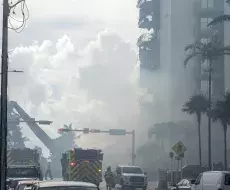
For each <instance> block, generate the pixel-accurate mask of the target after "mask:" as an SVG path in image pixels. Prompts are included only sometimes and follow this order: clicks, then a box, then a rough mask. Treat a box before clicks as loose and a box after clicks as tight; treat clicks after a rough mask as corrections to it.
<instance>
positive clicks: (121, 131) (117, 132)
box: [109, 129, 126, 135]
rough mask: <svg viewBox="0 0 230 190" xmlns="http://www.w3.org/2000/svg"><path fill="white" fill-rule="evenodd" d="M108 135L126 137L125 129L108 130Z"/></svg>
mask: <svg viewBox="0 0 230 190" xmlns="http://www.w3.org/2000/svg"><path fill="white" fill-rule="evenodd" d="M109 134H110V135H126V130H125V129H110V130H109Z"/></svg>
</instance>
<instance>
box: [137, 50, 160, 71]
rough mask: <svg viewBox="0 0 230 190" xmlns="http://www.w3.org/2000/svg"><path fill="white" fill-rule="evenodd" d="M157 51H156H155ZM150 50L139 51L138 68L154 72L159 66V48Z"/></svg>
mask: <svg viewBox="0 0 230 190" xmlns="http://www.w3.org/2000/svg"><path fill="white" fill-rule="evenodd" d="M157 49H158V51H157ZM157 49H156V48H154V49H152V50H144V49H139V59H140V68H141V69H146V70H155V69H158V68H159V66H160V47H158V48H157Z"/></svg>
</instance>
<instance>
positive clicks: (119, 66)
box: [9, 30, 139, 148]
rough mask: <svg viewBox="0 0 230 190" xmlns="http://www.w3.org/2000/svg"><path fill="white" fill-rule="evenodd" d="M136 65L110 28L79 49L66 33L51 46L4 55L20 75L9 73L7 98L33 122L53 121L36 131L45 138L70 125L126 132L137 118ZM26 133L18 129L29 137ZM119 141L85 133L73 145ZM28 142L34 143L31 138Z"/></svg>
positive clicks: (127, 47) (35, 46)
mask: <svg viewBox="0 0 230 190" xmlns="http://www.w3.org/2000/svg"><path fill="white" fill-rule="evenodd" d="M136 65H137V63H136V53H135V52H134V50H132V48H131V46H130V45H129V43H126V42H125V41H124V40H123V39H121V38H120V37H119V35H118V34H116V33H115V32H113V31H110V30H104V31H101V32H99V34H98V36H97V38H96V39H95V40H93V41H90V42H89V43H88V44H87V46H86V47H85V48H84V49H83V50H82V49H78V47H77V46H76V44H73V43H72V42H71V39H70V38H69V37H68V36H67V35H64V36H63V37H62V38H60V39H58V40H57V42H56V43H55V42H51V41H49V40H45V41H43V42H34V43H33V44H32V45H30V46H26V47H25V46H19V47H16V48H15V49H14V51H13V52H12V53H11V54H10V68H12V69H16V70H23V71H24V73H13V74H10V75H9V94H10V99H12V100H15V101H17V102H18V103H19V105H21V106H22V107H23V108H24V109H25V110H26V111H27V112H28V113H29V114H30V115H31V116H33V117H36V119H49V120H53V121H54V123H53V125H52V126H48V127H47V126H46V127H42V128H43V129H44V130H45V131H46V132H47V133H48V134H49V135H50V136H51V138H54V137H56V136H57V129H58V128H60V127H62V125H63V124H68V123H71V122H72V123H73V127H76V128H78V127H80V128H83V127H89V128H99V129H109V128H126V129H129V130H131V129H133V128H135V127H136V126H137V122H135V121H137V119H138V117H137V116H138V115H139V104H138V98H137V93H138V85H137V84H138V83H137V81H138V72H137V69H136ZM27 129H28V128H27V127H26V126H24V131H25V133H26V134H27V135H29V136H30V135H31V133H30V132H28V130H27ZM92 137H94V138H92ZM111 139H112V140H111ZM119 139H121V138H111V137H108V136H103V135H98V136H97V137H96V136H92V135H89V136H83V138H81V139H80V140H79V142H78V143H80V145H82V146H88V147H92V146H101V147H102V148H103V147H105V142H106V143H108V144H114V143H116V142H118V141H120V140H119ZM31 140H32V141H34V142H35V143H36V142H38V140H36V138H35V137H34V139H31ZM95 143H96V144H95ZM97 144H98V145H97ZM127 146H128V147H130V145H127ZM124 148H125V147H124Z"/></svg>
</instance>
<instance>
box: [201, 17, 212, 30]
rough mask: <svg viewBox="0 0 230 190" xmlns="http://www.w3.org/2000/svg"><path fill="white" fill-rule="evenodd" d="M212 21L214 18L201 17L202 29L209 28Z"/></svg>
mask: <svg viewBox="0 0 230 190" xmlns="http://www.w3.org/2000/svg"><path fill="white" fill-rule="evenodd" d="M211 21H212V18H201V29H205V28H207V25H208V23H210V22H211Z"/></svg>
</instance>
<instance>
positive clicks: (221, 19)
mask: <svg viewBox="0 0 230 190" xmlns="http://www.w3.org/2000/svg"><path fill="white" fill-rule="evenodd" d="M229 20H230V15H221V16H218V17H216V18H214V19H213V20H212V21H211V22H210V23H208V27H210V26H213V25H216V24H217V23H221V22H224V21H229Z"/></svg>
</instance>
